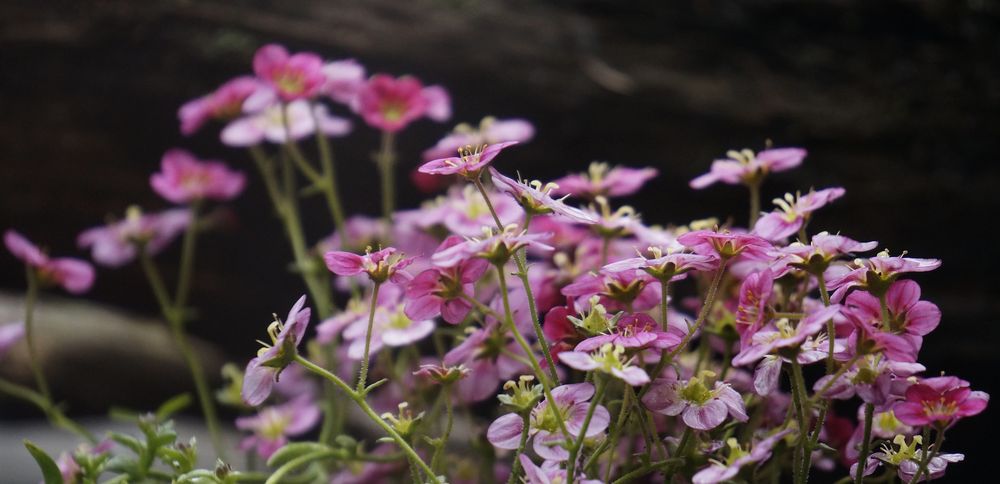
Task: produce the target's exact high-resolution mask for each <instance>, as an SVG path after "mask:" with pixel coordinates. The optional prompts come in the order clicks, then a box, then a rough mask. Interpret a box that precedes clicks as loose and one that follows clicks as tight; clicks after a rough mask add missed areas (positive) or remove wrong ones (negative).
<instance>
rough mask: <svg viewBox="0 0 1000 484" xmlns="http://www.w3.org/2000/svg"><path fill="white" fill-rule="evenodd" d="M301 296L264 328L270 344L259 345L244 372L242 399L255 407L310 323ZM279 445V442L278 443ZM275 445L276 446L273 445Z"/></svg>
mask: <svg viewBox="0 0 1000 484" xmlns="http://www.w3.org/2000/svg"><path fill="white" fill-rule="evenodd" d="M305 304H306V297H305V296H302V297H300V298H299V300H298V301H295V304H294V305H293V306H292V309H290V310H289V311H288V317H287V318H285V321H284V322H282V321H274V322H273V323H271V325H270V326H268V328H267V332H268V335H270V337H271V343H272V345H271V346H268V347H265V348H261V350H260V351H259V352H258V353H257V357H256V358H254V359H252V360H250V363H249V364H247V369H246V371H245V372H244V374H243V375H244V376H243V391H242V395H243V401H244V402H246V404H247V405H251V406H254V407H256V406H257V405H260V404H261V403H264V400H267V397H269V396H270V395H271V390H272V389H273V388H274V383H275V382H276V381H277V380H278V377H279V376H280V375H281V372H282V370H284V369H285V367H287V366H288V365H289V364H290V363H291V362H292V361H293V360H294V359H295V356H296V354H297V353H298V346H299V342H300V341H302V336H303V335H304V334H305V332H306V327H307V326H308V325H309V316H311V315H312V310H311V309H309V308H307V307H305ZM278 447H280V445H279V446H278ZM276 448H277V447H276Z"/></svg>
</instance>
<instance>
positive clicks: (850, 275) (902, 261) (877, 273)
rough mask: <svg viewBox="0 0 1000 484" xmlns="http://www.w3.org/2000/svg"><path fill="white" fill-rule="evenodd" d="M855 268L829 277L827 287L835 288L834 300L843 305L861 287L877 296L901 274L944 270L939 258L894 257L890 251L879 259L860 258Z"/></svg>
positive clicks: (878, 256) (832, 296) (832, 298)
mask: <svg viewBox="0 0 1000 484" xmlns="http://www.w3.org/2000/svg"><path fill="white" fill-rule="evenodd" d="M853 267H854V268H853V269H852V270H850V271H849V272H847V273H844V274H840V275H836V276H833V277H830V278H827V280H826V285H827V287H828V288H830V289H834V292H833V294H832V295H831V296H830V300H831V301H833V302H840V301H841V300H842V299H843V298H844V296H846V295H847V292H848V291H849V290H850V289H851V288H853V287H857V288H860V289H863V290H865V291H867V292H870V293H872V294H873V295H876V296H878V295H879V294H884V292H885V291H887V290H888V289H889V285H890V284H891V283H892V282H894V281H895V280H896V279H897V278H899V276H900V275H902V274H906V273H909V272H928V271H933V270H934V269H937V268H938V267H941V261H940V260H938V259H916V258H912V257H903V256H897V257H892V256H890V255H889V252H888V251H882V252H880V253H878V254H877V255H876V256H875V257H869V258H868V259H857V260H855V261H854V264H853Z"/></svg>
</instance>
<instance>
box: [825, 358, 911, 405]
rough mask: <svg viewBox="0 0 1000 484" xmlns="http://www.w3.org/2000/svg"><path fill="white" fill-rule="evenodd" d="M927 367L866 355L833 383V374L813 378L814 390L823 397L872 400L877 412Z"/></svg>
mask: <svg viewBox="0 0 1000 484" xmlns="http://www.w3.org/2000/svg"><path fill="white" fill-rule="evenodd" d="M924 370H926V368H924V365H921V364H920V363H908V362H902V361H893V360H888V359H886V358H884V357H882V355H879V354H875V355H867V356H865V357H863V358H861V359H859V360H858V361H857V363H855V364H854V366H853V367H851V368H850V369H848V370H847V371H846V372H844V373H843V374H842V375H840V377H839V378H837V379H836V380H835V381H833V383H830V380H831V379H832V378H833V375H826V376H823V377H821V378H820V379H819V380H817V381H816V384H815V385H814V386H813V390H814V391H816V392H817V393H819V392H820V391H823V389H826V390H825V392H824V393H823V397H824V398H832V399H836V400H847V399H849V398H852V397H854V396H855V395H857V396H858V397H860V398H861V400H863V401H864V402H865V403H871V404H873V405H875V406H876V407H877V409H879V410H880V411H881V410H882V409H885V408H887V407H889V406H891V404H892V403H893V402H895V401H896V400H899V399H901V398H902V395H903V394H904V393H905V392H906V389H907V388H908V387H909V386H910V382H909V378H910V377H911V376H913V375H915V374H917V373H920V372H922V371H924Z"/></svg>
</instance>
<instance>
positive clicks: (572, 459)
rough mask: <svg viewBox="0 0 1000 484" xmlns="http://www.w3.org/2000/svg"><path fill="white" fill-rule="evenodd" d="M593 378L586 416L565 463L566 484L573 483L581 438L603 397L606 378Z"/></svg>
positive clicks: (581, 446) (584, 436) (585, 433)
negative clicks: (591, 396) (594, 383)
mask: <svg viewBox="0 0 1000 484" xmlns="http://www.w3.org/2000/svg"><path fill="white" fill-rule="evenodd" d="M595 380H597V381H596V386H597V389H596V390H595V392H594V397H593V398H591V399H590V405H589V406H588V407H587V416H586V417H584V419H583V425H582V426H580V434H579V435H577V436H576V441H575V442H573V444H572V447H570V449H569V461H568V462H567V463H566V479H568V480H569V482H568V484H573V480H574V479H575V478H576V461H577V456H579V455H580V450H581V449H582V448H583V440H584V439H585V438H586V437H587V429H588V428H589V427H590V420H591V419H592V418H593V417H594V411H595V410H597V406H598V405H599V404H600V403H601V399H603V398H604V390H605V387H606V386H607V379H606V378H601V377H600V376H597V375H595Z"/></svg>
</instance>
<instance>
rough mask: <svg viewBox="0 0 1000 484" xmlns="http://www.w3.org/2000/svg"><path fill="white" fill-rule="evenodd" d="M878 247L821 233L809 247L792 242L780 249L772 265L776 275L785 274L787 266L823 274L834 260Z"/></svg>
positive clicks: (873, 242)
mask: <svg viewBox="0 0 1000 484" xmlns="http://www.w3.org/2000/svg"><path fill="white" fill-rule="evenodd" d="M877 246H878V242H875V241H870V242H858V241H856V240H854V239H850V238H848V237H844V236H842V235H830V234H829V233H828V232H820V233H818V234H816V235H813V236H812V240H811V241H810V243H809V245H805V244H803V243H801V242H797V241H796V242H792V243H791V244H789V245H788V246H785V247H780V248H778V252H779V256H778V260H777V261H776V262H775V263H774V264H773V265H772V270H774V271H775V272H776V273H779V274H784V272H785V270H786V269H787V266H792V267H795V268H798V269H803V270H806V271H809V272H810V273H812V274H822V273H824V272H825V271H826V269H827V267H829V266H830V262H832V261H833V260H834V259H836V258H838V257H842V256H846V255H850V254H853V253H856V252H867V251H869V250H872V249H874V248H875V247H877Z"/></svg>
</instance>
